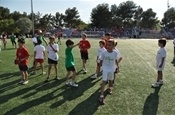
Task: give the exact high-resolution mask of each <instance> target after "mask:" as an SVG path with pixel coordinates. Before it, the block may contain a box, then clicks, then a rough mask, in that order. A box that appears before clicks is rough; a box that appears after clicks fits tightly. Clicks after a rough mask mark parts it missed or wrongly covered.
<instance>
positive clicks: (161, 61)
mask: <svg viewBox="0 0 175 115" xmlns="http://www.w3.org/2000/svg"><path fill="white" fill-rule="evenodd" d="M158 46H159V47H160V49H159V50H158V51H157V56H156V69H157V81H156V82H155V83H154V84H152V87H154V88H156V87H159V86H160V85H163V70H164V67H165V60H166V49H165V46H166V39H165V38H162V39H159V40H158Z"/></svg>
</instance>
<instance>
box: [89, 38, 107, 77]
mask: <svg viewBox="0 0 175 115" xmlns="http://www.w3.org/2000/svg"><path fill="white" fill-rule="evenodd" d="M99 46H100V47H99V48H98V51H97V60H96V62H97V67H96V72H95V74H94V75H93V76H92V77H91V79H96V78H97V77H98V76H99V73H100V68H101V66H100V56H101V54H102V53H103V52H104V51H106V49H105V47H104V46H105V41H104V40H101V41H100V42H99Z"/></svg>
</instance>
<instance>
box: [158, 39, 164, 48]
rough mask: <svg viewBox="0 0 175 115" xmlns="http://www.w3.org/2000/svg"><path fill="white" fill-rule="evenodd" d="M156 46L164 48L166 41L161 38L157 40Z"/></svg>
mask: <svg viewBox="0 0 175 115" xmlns="http://www.w3.org/2000/svg"><path fill="white" fill-rule="evenodd" d="M158 45H159V47H165V45H166V39H165V38H161V39H159V40H158Z"/></svg>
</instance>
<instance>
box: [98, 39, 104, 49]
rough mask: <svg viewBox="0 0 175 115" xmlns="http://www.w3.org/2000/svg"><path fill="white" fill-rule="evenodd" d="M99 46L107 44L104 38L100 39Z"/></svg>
mask: <svg viewBox="0 0 175 115" xmlns="http://www.w3.org/2000/svg"><path fill="white" fill-rule="evenodd" d="M99 46H100V47H101V48H102V47H104V46H105V41H104V40H101V41H99Z"/></svg>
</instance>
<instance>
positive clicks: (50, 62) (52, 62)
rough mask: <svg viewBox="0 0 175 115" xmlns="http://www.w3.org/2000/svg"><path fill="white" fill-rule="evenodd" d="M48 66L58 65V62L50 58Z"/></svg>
mask: <svg viewBox="0 0 175 115" xmlns="http://www.w3.org/2000/svg"><path fill="white" fill-rule="evenodd" d="M48 64H58V61H55V60H52V59H50V58H48Z"/></svg>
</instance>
